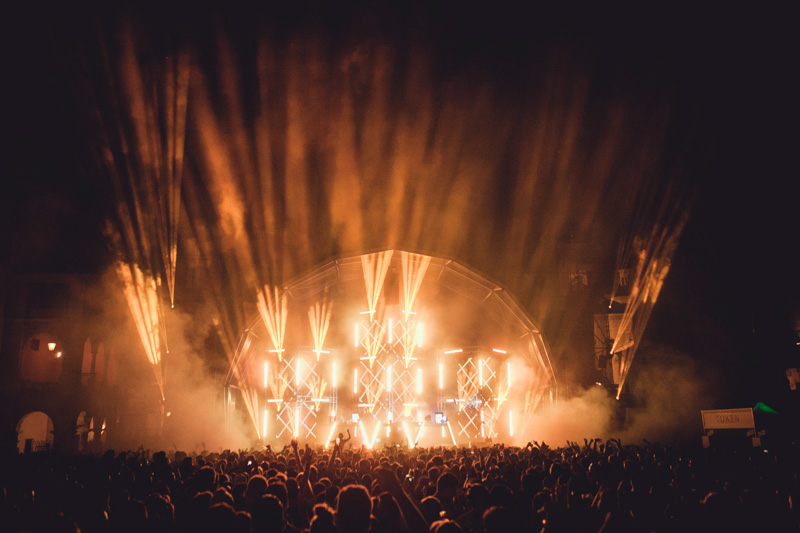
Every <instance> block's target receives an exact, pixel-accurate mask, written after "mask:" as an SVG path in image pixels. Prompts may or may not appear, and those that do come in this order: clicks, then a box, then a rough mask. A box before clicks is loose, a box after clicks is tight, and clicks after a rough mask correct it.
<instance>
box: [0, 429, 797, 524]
mask: <svg viewBox="0 0 800 533" xmlns="http://www.w3.org/2000/svg"><path fill="white" fill-rule="evenodd" d="M336 442H337V443H338V444H335V443H332V444H331V446H330V447H329V448H327V449H326V448H322V447H316V448H312V447H309V446H307V445H305V446H301V445H298V443H297V442H296V441H292V443H291V445H287V446H286V447H285V448H284V449H283V450H281V451H278V450H273V449H271V448H269V447H266V448H265V449H260V450H246V451H241V450H240V451H224V452H220V453H203V454H186V453H182V452H179V451H176V452H173V453H170V454H167V453H165V452H156V453H152V454H150V453H149V452H147V451H145V450H143V449H140V450H138V451H135V452H130V451H129V452H122V453H115V452H114V451H108V452H106V453H105V454H104V455H102V456H100V457H97V456H76V457H63V456H58V455H53V454H32V455H28V456H14V457H8V458H4V460H3V464H2V465H0V466H2V474H0V476H2V477H0V485H2V494H1V495H0V497H1V498H2V501H0V513H1V514H0V529H1V530H3V531H21V532H40V531H41V532H56V533H57V532H61V531H64V532H70V533H72V532H75V531H81V532H83V533H92V532H122V533H125V532H142V531H147V532H154V533H172V532H177V533H183V532H186V533H189V532H192V533H194V532H200V533H202V532H240V533H250V532H254V533H257V532H258V533H260V532H268V533H280V532H289V533H294V532H300V531H307V532H311V533H328V532H330V533H334V532H346V533H361V532H368V531H370V532H375V533H405V532H409V533H419V532H428V531H436V532H440V533H451V532H460V531H465V532H476V533H514V532H528V531H534V532H539V531H542V532H547V533H551V532H604V533H609V532H672V531H675V532H681V533H685V532H690V531H704V532H709V531H711V532H713V531H759V532H760V531H775V532H782V531H798V529H799V528H800V491H799V490H798V489H799V488H800V483H799V477H798V472H799V471H800V469H798V464H800V457H799V456H798V454H797V449H796V447H795V445H794V444H787V445H786V446H784V447H783V448H781V449H775V450H772V449H771V450H769V451H766V450H763V449H761V448H750V449H741V448H739V449H733V448H723V449H714V448H710V449H703V448H701V447H697V448H685V447H684V448H679V447H673V446H663V445H656V444H652V443H648V442H643V443H641V444H635V445H634V444H623V443H621V442H620V441H619V440H608V441H601V440H599V439H593V440H586V441H584V442H583V443H582V444H580V443H575V442H568V443H567V444H566V445H565V446H563V447H552V448H551V447H549V446H548V445H546V444H544V443H541V444H540V443H538V442H531V443H529V444H528V445H527V446H526V447H524V448H519V447H508V446H502V445H495V446H488V447H481V448H471V449H470V448H463V447H462V448H457V447H452V448H444V447H437V448H413V449H407V448H399V447H397V446H391V447H385V448H382V449H376V450H368V449H365V448H363V447H357V446H353V445H352V444H351V443H346V439H345V438H343V436H340V439H337V441H336Z"/></svg>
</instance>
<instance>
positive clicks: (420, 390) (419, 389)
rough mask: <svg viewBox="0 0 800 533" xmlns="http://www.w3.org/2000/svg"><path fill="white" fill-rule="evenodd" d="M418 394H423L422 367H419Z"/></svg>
mask: <svg viewBox="0 0 800 533" xmlns="http://www.w3.org/2000/svg"><path fill="white" fill-rule="evenodd" d="M417 394H422V368H420V367H417Z"/></svg>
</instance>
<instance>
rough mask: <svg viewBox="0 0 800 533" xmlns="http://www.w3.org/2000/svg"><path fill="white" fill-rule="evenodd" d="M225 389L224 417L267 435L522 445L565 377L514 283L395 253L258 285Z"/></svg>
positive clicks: (268, 438) (378, 442)
mask: <svg viewBox="0 0 800 533" xmlns="http://www.w3.org/2000/svg"><path fill="white" fill-rule="evenodd" d="M225 387H226V390H225V398H226V406H227V413H228V419H229V421H231V422H233V421H234V420H240V419H244V420H246V421H248V424H249V425H250V426H251V427H252V428H253V435H254V437H255V438H257V439H259V440H260V441H261V442H263V443H270V444H276V445H281V444H283V443H286V442H288V441H289V440H290V439H291V438H292V437H297V438H299V439H300V440H301V441H312V442H319V443H326V444H329V443H330V442H331V441H332V439H333V438H335V435H336V434H338V433H340V432H342V433H344V432H346V431H347V430H350V432H351V434H352V435H353V441H352V444H354V445H361V444H362V443H363V444H366V445H367V446H368V447H370V448H372V447H374V446H383V445H386V444H401V445H408V446H415V445H417V444H421V445H426V446H428V445H438V444H453V443H458V444H466V443H468V442H483V441H484V440H485V439H493V440H495V441H500V442H514V441H515V440H516V439H522V438H524V435H525V433H526V431H528V430H529V429H533V428H528V423H529V420H530V418H531V416H530V415H531V414H532V413H533V412H534V410H535V409H537V408H538V407H539V406H541V405H544V404H548V403H552V402H553V401H554V398H555V392H556V390H555V389H556V380H555V376H554V374H553V369H552V366H551V364H550V359H549V355H548V352H547V348H546V346H545V344H544V341H543V338H542V335H541V333H540V331H539V330H538V328H537V327H536V326H535V325H534V323H533V322H532V321H531V319H530V318H528V316H527V315H526V314H525V313H524V312H523V311H522V309H521V308H520V306H519V305H518V304H517V302H516V301H515V300H514V298H513V297H512V296H511V295H510V294H508V292H507V291H505V290H504V289H503V288H501V287H499V286H498V285H497V284H495V283H493V282H491V281H489V280H487V279H486V278H485V277H483V276H481V275H480V274H478V273H476V272H474V271H473V270H471V269H468V268H466V267H464V266H463V265H460V264H459V263H457V262H455V261H451V260H447V259H441V258H435V257H430V256H426V255H421V254H414V253H409V252H405V251H394V250H389V251H384V252H379V253H374V254H365V255H362V256H357V257H352V258H346V259H337V260H334V261H331V262H329V263H327V264H325V265H323V266H321V267H320V268H317V269H315V270H314V271H312V272H311V273H309V274H308V275H306V276H304V277H302V278H300V279H298V280H296V281H294V282H292V283H289V284H287V285H286V286H284V287H281V288H274V287H266V288H265V289H264V291H263V292H260V293H259V316H258V317H257V318H255V319H254V320H253V321H252V322H251V323H250V326H249V327H248V328H247V330H246V331H245V332H243V334H242V336H241V339H240V341H239V345H238V347H237V350H236V353H235V354H234V358H233V363H232V365H231V368H230V371H229V373H228V378H227V380H226V383H225ZM512 391H514V392H513V393H512Z"/></svg>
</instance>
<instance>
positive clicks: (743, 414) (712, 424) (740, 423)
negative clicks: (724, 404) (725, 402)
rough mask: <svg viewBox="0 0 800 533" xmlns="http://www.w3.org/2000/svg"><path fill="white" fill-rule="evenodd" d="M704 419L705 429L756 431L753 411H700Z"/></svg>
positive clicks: (749, 409)
mask: <svg viewBox="0 0 800 533" xmlns="http://www.w3.org/2000/svg"><path fill="white" fill-rule="evenodd" d="M700 416H702V417H703V429H705V430H708V429H755V427H756V424H755V420H754V419H753V410H752V409H751V408H749V407H747V408H744V409H712V410H703V411H700Z"/></svg>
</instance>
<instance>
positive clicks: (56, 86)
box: [0, 2, 800, 394]
mask: <svg viewBox="0 0 800 533" xmlns="http://www.w3.org/2000/svg"><path fill="white" fill-rule="evenodd" d="M315 5H316V4H313V5H312V4H309V5H308V6H305V5H304V6H302V7H295V8H287V9H286V10H284V11H280V12H277V11H274V12H269V13H261V14H260V16H253V15H252V14H251V13H246V12H244V11H243V12H233V11H232V10H230V11H226V12H224V13H209V12H202V13H199V12H197V11H194V12H191V13H190V12H189V11H188V10H183V9H182V8H180V9H179V8H174V9H173V10H172V11H171V12H168V13H164V11H163V10H162V9H161V8H160V7H159V8H158V9H153V10H151V11H146V18H148V19H149V20H151V23H152V24H153V25H155V26H157V27H160V28H161V30H163V31H164V32H167V33H169V32H172V31H175V32H178V33H180V32H184V31H187V32H189V33H192V34H193V36H194V37H193V38H194V39H196V40H197V42H198V43H200V45H201V46H202V45H206V46H213V41H211V40H210V39H206V37H204V36H205V35H207V31H208V30H209V28H211V27H213V26H214V22H215V21H216V22H217V23H221V24H222V25H223V26H227V27H229V28H234V29H235V28H237V27H241V28H243V30H242V34H244V35H246V34H247V31H245V30H244V29H247V28H250V29H252V24H253V21H254V20H266V21H268V24H269V27H270V28H272V29H273V31H275V32H276V33H277V34H280V33H281V32H285V34H286V35H297V34H302V33H303V32H309V33H314V32H324V33H326V34H328V35H329V36H330V39H329V42H334V43H336V42H339V41H342V42H345V41H347V40H348V39H353V38H354V37H353V35H352V32H353V31H354V28H355V27H357V25H356V24H354V23H353V21H354V20H359V21H361V22H360V23H359V24H364V25H372V26H371V28H372V29H371V31H374V32H376V33H378V34H381V35H383V36H384V37H385V39H386V41H387V42H391V43H395V45H397V46H406V45H408V43H409V41H410V40H413V41H414V42H417V43H422V46H423V47H426V48H428V49H430V50H432V51H434V53H435V54H436V57H437V58H439V60H440V63H438V64H439V65H440V67H441V69H442V74H441V75H442V76H446V75H447V71H448V70H452V71H454V72H466V71H470V69H474V70H475V71H476V72H478V73H479V74H478V75H479V76H481V77H484V78H492V77H495V78H496V79H497V83H498V86H500V87H504V88H508V87H511V88H513V87H515V86H516V85H515V83H514V82H515V80H516V77H517V76H522V75H521V74H519V73H518V70H519V67H520V66H521V65H524V64H527V63H526V61H527V60H528V59H529V58H530V57H531V56H533V55H535V54H536V53H537V51H539V50H542V49H547V48H548V47H565V48H566V49H568V50H570V51H572V52H574V53H575V54H576V55H577V56H578V57H580V58H582V59H583V60H585V62H587V64H588V67H587V72H590V73H594V74H593V75H596V76H601V75H608V73H609V72H612V73H613V77H614V79H615V80H623V82H624V83H623V84H624V86H625V87H630V88H634V89H635V91H638V92H639V93H645V94H646V93H647V92H648V91H652V92H653V93H654V94H655V93H659V92H660V91H670V92H671V94H673V95H674V98H675V101H676V102H678V105H676V106H675V110H676V111H675V112H676V113H678V114H681V116H677V117H675V120H674V121H673V122H672V124H673V125H672V127H673V128H676V129H678V130H680V131H678V132H672V133H675V135H676V136H677V137H680V138H682V139H690V140H689V141H688V144H684V145H683V147H684V148H685V147H686V146H688V147H689V149H688V152H689V153H690V154H691V155H690V156H688V157H690V158H691V161H690V166H691V167H692V168H693V169H694V170H693V172H694V174H693V176H692V178H691V179H696V180H698V187H699V191H700V195H699V198H698V200H697V203H696V204H695V207H694V209H693V212H692V215H691V218H690V222H689V225H688V226H687V228H686V230H685V232H684V235H683V238H682V239H681V243H680V246H679V248H678V250H677V252H676V254H675V256H674V261H673V268H672V271H671V273H670V276H669V277H668V279H667V283H666V286H665V288H664V292H663V294H662V296H661V300H660V301H659V303H658V304H657V305H656V308H655V310H654V312H653V315H652V319H651V322H650V324H649V326H648V331H647V333H646V338H645V340H646V341H648V342H653V343H668V344H670V345H673V346H675V347H677V348H679V349H683V350H686V351H687V352H689V353H692V354H695V355H696V356H702V355H701V354H707V356H708V357H709V358H712V359H714V360H715V363H716V366H718V367H727V368H728V371H729V372H730V373H731V375H733V376H735V377H734V379H738V380H739V381H738V383H737V386H741V387H745V388H746V387H750V386H751V382H752V381H754V380H755V379H753V377H754V376H755V378H757V379H759V380H760V382H761V383H765V384H766V385H761V389H759V390H762V389H763V390H769V388H770V387H772V386H773V385H775V386H785V381H783V382H782V383H781V380H780V379H779V378H780V375H778V374H776V371H779V369H780V368H782V367H784V365H785V366H797V365H798V363H799V362H798V353H797V349H796V348H795V347H794V346H793V344H794V338H793V336H792V330H793V329H800V292H799V291H798V275H797V274H798V272H800V268H798V261H797V256H798V254H797V251H796V250H797V245H798V242H799V241H800V239H798V227H799V225H798V218H799V217H798V209H797V195H796V194H795V193H796V189H797V186H796V183H797V180H798V177H800V173H798V165H797V141H798V135H797V124H798V123H800V121H798V119H800V116H799V115H798V104H797V95H798V94H800V87H798V83H797V81H796V78H797V77H796V76H795V75H794V74H795V72H796V70H797V69H796V64H797V61H796V53H797V51H798V50H799V49H800V47H798V34H797V32H796V29H795V28H793V27H792V23H791V21H792V20H793V19H792V17H790V16H789V10H788V7H785V6H782V5H779V4H776V5H774V6H773V7H771V8H759V10H758V11H755V12H753V11H736V10H735V8H732V7H726V8H725V10H723V11H712V10H699V11H698V10H697V9H692V10H680V9H679V8H677V7H671V8H669V9H667V8H664V9H663V10H661V11H660V12H649V11H648V12H645V11H641V12H635V13H632V12H623V11H619V12H608V11H591V12H590V11H586V10H582V9H575V10H566V9H565V10H557V9H550V10H546V9H541V10H519V9H517V8H516V7H513V6H512V5H510V4H508V5H505V4H500V5H499V7H493V9H496V11H493V12H487V11H485V10H484V9H480V10H478V9H471V8H469V7H465V6H464V4H462V3H455V2H453V3H444V4H439V7H438V8H437V9H435V10H433V11H431V10H430V9H427V8H424V7H421V6H423V5H424V3H420V4H419V5H417V6H415V7H413V8H408V9H404V10H401V11H399V12H392V11H389V10H387V9H374V8H372V7H371V6H370V5H369V4H367V3H362V4H360V5H356V6H355V7H353V8H352V9H346V10H342V11H332V10H331V9H330V8H320V7H314V6H315ZM486 5H487V6H489V5H490V4H486ZM491 5H492V6H494V4H491ZM306 7H307V9H306ZM365 13H367V14H368V15H367V16H365ZM117 15H119V13H108V12H95V11H90V10H86V9H85V10H79V11H64V8H58V9H54V10H52V11H48V10H47V9H44V10H38V9H37V10H33V9H30V10H26V9H23V10H21V11H19V12H18V13H16V16H11V17H6V21H5V23H4V31H3V32H2V33H3V34H4V37H3V40H4V42H3V47H2V48H3V66H4V83H3V85H4V89H5V90H4V95H5V98H4V104H5V105H4V113H3V115H4V117H3V126H4V130H5V133H6V134H5V135H4V138H5V139H6V140H5V142H4V147H5V154H6V155H5V157H4V158H3V159H4V162H5V166H4V169H3V171H2V173H3V177H2V193H1V194H0V210H1V212H0V223H1V224H2V228H3V231H2V234H1V235H0V254H2V258H3V259H2V263H3V268H4V269H6V270H5V271H4V272H3V274H6V273H8V272H9V271H12V272H13V271H22V272H25V271H62V270H63V271H92V270H95V269H98V268H99V267H100V265H102V264H103V260H104V259H107V258H108V252H107V251H106V245H105V242H104V241H103V239H102V237H101V235H100V232H99V225H100V223H101V221H102V220H103V217H104V216H105V215H106V214H107V213H108V212H109V209H111V208H113V206H110V205H109V203H110V200H109V198H107V197H104V196H103V194H102V191H101V188H99V187H97V186H96V182H94V181H92V179H87V175H88V176H91V175H92V173H93V169H92V168H91V163H89V162H88V161H90V160H89V159H87V158H86V157H85V147H86V143H87V142H90V139H91V136H90V131H89V129H90V128H89V122H90V121H89V120H87V116H89V115H90V114H91V113H93V112H97V110H96V109H92V108H90V107H89V108H87V106H86V105H85V100H84V99H82V98H81V96H82V95H80V94H76V93H77V92H79V89H76V87H75V84H74V81H75V78H76V76H77V75H76V73H75V72H76V69H79V65H78V64H77V63H73V61H75V58H76V56H79V54H80V51H81V49H82V47H83V46H86V43H87V42H90V41H91V36H90V32H91V31H93V28H94V27H95V26H93V22H94V21H98V22H99V24H100V25H101V26H102V25H103V24H104V23H105V21H111V20H115V17H116V16H117ZM153 20H155V22H152V21H153ZM363 31H364V32H365V34H368V33H369V31H367V30H363ZM409 35H410V36H412V37H409ZM243 38H245V37H243ZM356 38H357V36H356ZM603 73H605V74H603ZM593 81H594V82H596V83H597V84H599V85H602V81H603V80H602V79H596V80H593ZM634 89H632V90H634ZM509 90H511V89H509ZM635 99H636V98H632V100H635ZM681 128H684V129H685V131H683V130H681ZM631 142H635V139H632V140H631ZM668 150H669V147H667V151H668ZM98 258H100V259H98ZM730 368H734V369H736V371H735V372H734V371H731V370H730ZM776 375H777V376H778V377H777V378H776ZM754 394H755V393H754Z"/></svg>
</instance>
